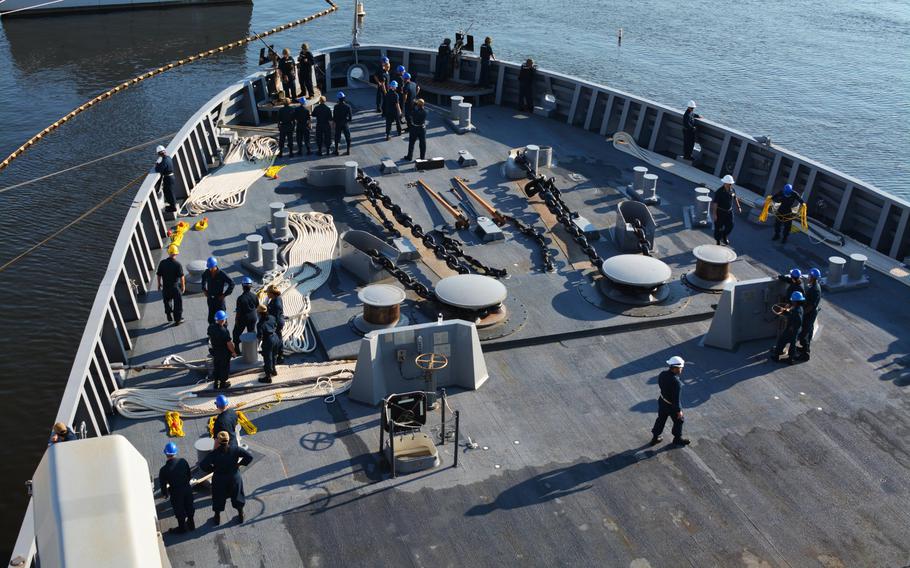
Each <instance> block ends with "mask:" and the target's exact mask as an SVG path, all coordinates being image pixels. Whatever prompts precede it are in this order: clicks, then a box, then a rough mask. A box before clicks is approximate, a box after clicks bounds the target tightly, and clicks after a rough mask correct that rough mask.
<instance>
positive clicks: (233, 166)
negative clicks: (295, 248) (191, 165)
mask: <svg viewBox="0 0 910 568" xmlns="http://www.w3.org/2000/svg"><path fill="white" fill-rule="evenodd" d="M277 154H278V142H277V141H275V139H274V138H269V137H267V136H258V135H257V136H250V137H248V138H239V139H237V140H235V141H234V142H233V143H232V144H231V148H230V149H229V150H228V152H227V155H225V157H224V161H223V163H222V165H221V167H220V168H218V169H217V170H215V171H213V172H212V173H210V174H208V175H207V176H205V177H204V178H202V179H201V180H200V181H199V183H198V184H196V186H195V187H193V189H192V190H190V194H189V195H188V196H187V198H186V201H185V202H184V203H183V207H181V209H180V212H179V213H178V215H181V216H188V217H194V216H196V215H201V214H202V213H205V212H206V211H223V210H225V209H234V208H237V207H241V206H242V205H243V204H244V203H245V202H246V192H247V190H248V189H249V188H250V186H251V185H253V184H254V183H255V182H256V180H258V179H259V178H260V177H262V174H263V173H264V172H265V170H267V169H268V168H269V167H271V165H272V164H273V163H274V162H275V156H276V155H277Z"/></svg>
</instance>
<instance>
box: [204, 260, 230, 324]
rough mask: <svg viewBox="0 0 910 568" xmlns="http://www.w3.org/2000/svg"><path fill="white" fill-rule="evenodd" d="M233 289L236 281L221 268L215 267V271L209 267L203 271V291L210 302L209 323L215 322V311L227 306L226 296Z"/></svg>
mask: <svg viewBox="0 0 910 568" xmlns="http://www.w3.org/2000/svg"><path fill="white" fill-rule="evenodd" d="M225 286H226V288H225ZM233 291H234V282H233V281H232V280H231V279H230V277H229V276H228V275H227V274H225V273H224V272H222V271H221V270H220V269H219V268H215V269H214V272H213V271H212V269H208V270H206V271H205V272H203V273H202V292H203V293H204V294H205V298H206V300H207V301H208V304H209V323H215V312H217V311H218V310H224V309H225V308H226V304H225V303H224V298H225V296H230V295H231V292H233Z"/></svg>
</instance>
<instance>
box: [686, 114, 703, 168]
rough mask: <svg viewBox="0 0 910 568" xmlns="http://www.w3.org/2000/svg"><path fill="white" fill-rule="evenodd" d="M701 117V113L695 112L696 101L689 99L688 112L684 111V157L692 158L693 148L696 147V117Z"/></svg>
mask: <svg viewBox="0 0 910 568" xmlns="http://www.w3.org/2000/svg"><path fill="white" fill-rule="evenodd" d="M697 118H701V115H700V114H696V113H695V101H689V102H688V103H687V104H686V112H684V113H683V159H684V160H691V159H692V150H693V149H695V131H696V127H697V124H696V122H695V119H697Z"/></svg>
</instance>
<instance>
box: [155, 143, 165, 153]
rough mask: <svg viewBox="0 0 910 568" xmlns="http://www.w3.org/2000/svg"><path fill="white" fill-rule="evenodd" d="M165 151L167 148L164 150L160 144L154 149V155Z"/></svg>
mask: <svg viewBox="0 0 910 568" xmlns="http://www.w3.org/2000/svg"><path fill="white" fill-rule="evenodd" d="M166 151H167V148H165V147H164V146H162V145H161V144H158V147H157V148H155V153H156V154H160V153H161V152H166Z"/></svg>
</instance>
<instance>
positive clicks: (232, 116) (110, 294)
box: [10, 72, 268, 566]
mask: <svg viewBox="0 0 910 568" xmlns="http://www.w3.org/2000/svg"><path fill="white" fill-rule="evenodd" d="M266 77H267V72H259V73H255V74H253V75H250V76H249V77H246V78H245V79H243V80H242V81H239V82H237V83H235V84H233V85H231V86H230V87H228V88H226V89H224V90H223V91H221V92H220V93H218V94H217V95H215V96H214V97H212V98H211V99H209V101H208V102H207V103H206V104H205V105H203V107H202V108H201V109H200V110H199V111H197V112H196V113H195V114H194V115H193V116H192V117H191V118H190V119H189V120H188V121H187V122H186V123H185V124H184V125H183V128H181V129H180V131H179V132H178V133H177V134H176V136H174V138H173V140H172V141H171V142H170V144H168V146H167V150H168V155H170V156H172V157H173V160H174V169H175V176H176V181H177V183H176V188H175V193H176V195H177V197H178V199H179V198H182V197H185V196H186V194H187V192H188V191H189V190H190V189H191V188H192V187H193V186H195V185H196V184H197V183H198V182H199V180H200V179H202V177H203V176H204V175H205V174H206V173H207V172H208V170H209V168H211V167H212V166H213V165H216V164H218V163H219V162H220V159H221V145H220V142H219V139H218V136H219V134H218V133H219V125H222V124H223V125H229V124H232V123H234V122H236V121H238V120H239V121H243V122H248V123H258V114H257V103H258V102H260V101H263V100H264V99H265V98H267V92H268V91H267V89H266ZM160 185H161V184H160V180H159V176H158V174H156V173H155V172H154V169H152V170H151V171H150V172H149V174H148V175H147V176H146V177H145V180H144V181H143V182H142V185H141V186H140V187H139V191H138V192H137V193H136V197H135V198H134V199H133V202H132V205H131V206H130V208H129V211H128V212H127V215H126V218H125V219H124V221H123V226H122V228H121V229H120V234H119V235H118V237H117V242H116V244H115V245H114V249H113V251H111V256H110V261H109V262H108V265H107V271H106V272H105V274H104V277H103V278H102V280H101V283H100V284H99V285H98V293H97V294H96V296H95V302H94V304H93V305H92V310H91V312H90V314H89V317H88V321H87V322H86V324H85V331H84V332H83V333H82V339H81V341H80V343H79V349H78V351H77V352H76V357H75V359H74V361H73V366H72V369H71V370H70V375H69V378H68V379H67V382H66V389H65V390H64V392H63V398H62V399H61V401H60V406H59V409H58V410H57V416H56V421H59V422H63V423H65V424H71V425H73V426H74V427H75V428H76V429H77V430H78V429H80V426H81V425H83V424H84V427H85V432H86V435H87V436H102V435H105V434H109V433H110V432H111V427H110V422H109V419H108V417H109V416H111V415H113V407H112V405H111V396H110V395H111V392H113V391H114V390H116V389H117V388H118V386H119V385H118V377H117V373H116V371H115V370H114V369H113V368H112V364H116V363H126V362H127V361H128V357H129V352H130V350H131V349H132V345H133V344H132V337H131V335H130V327H129V323H130V322H133V321H136V320H138V319H139V318H140V315H141V313H140V302H139V296H140V295H142V294H145V293H146V292H147V291H148V285H149V282H151V280H152V277H153V275H154V273H155V270H156V268H157V264H158V260H159V257H160V254H156V253H155V251H158V250H160V249H161V248H162V247H163V245H164V244H166V243H167V242H168V241H167V227H166V225H165V215H166V213H165V212H164V201H163V198H162V195H161V188H160ZM36 565H37V551H36V543H35V533H34V521H33V509H32V503H31V502H29V505H28V509H27V510H26V514H25V518H24V519H23V523H22V526H21V528H20V529H19V536H18V538H17V540H16V543H15V545H14V547H13V554H12V559H11V561H10V566H36Z"/></svg>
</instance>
